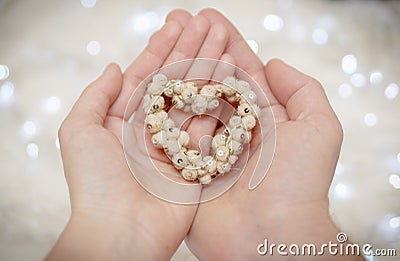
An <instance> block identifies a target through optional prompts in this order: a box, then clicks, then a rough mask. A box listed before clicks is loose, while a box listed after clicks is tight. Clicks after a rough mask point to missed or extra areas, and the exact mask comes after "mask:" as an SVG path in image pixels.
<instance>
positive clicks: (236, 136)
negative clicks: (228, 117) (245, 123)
mask: <svg viewBox="0 0 400 261" xmlns="http://www.w3.org/2000/svg"><path fill="white" fill-rule="evenodd" d="M246 136H247V131H246V130H245V129H243V128H236V129H234V130H232V139H233V140H235V141H237V142H239V143H244V142H245V141H246Z"/></svg>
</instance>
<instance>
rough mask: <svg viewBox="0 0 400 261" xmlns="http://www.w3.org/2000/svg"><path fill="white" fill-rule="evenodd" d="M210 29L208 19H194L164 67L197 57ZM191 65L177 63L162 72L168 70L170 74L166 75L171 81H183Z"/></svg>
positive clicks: (197, 16)
mask: <svg viewBox="0 0 400 261" xmlns="http://www.w3.org/2000/svg"><path fill="white" fill-rule="evenodd" d="M209 29H210V23H209V22H208V20H207V19H206V18H204V17H203V16H200V15H196V16H194V17H192V18H191V19H190V21H189V22H188V24H187V26H186V27H185V28H184V30H183V32H182V34H181V36H180V37H179V40H178V41H177V43H176V45H175V47H174V49H173V50H172V52H171V53H170V55H169V56H168V57H167V59H166V60H165V62H164V65H168V64H171V63H174V62H177V61H181V60H187V59H192V58H194V57H196V55H197V53H198V52H199V50H200V47H201V46H202V44H203V42H204V40H205V38H206V36H207V33H208V31H209ZM190 65H191V63H190V62H183V63H177V64H175V65H174V66H172V67H171V66H169V67H168V68H165V69H164V70H161V71H162V72H164V71H166V70H167V71H168V73H166V75H168V77H169V78H170V79H182V78H183V77H184V76H185V75H186V73H187V71H188V69H189V68H190Z"/></svg>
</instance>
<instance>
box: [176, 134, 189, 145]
mask: <svg viewBox="0 0 400 261" xmlns="http://www.w3.org/2000/svg"><path fill="white" fill-rule="evenodd" d="M178 141H179V145H180V146H182V147H185V148H186V147H187V146H189V143H190V136H189V133H187V132H186V131H181V132H180V133H179V138H178Z"/></svg>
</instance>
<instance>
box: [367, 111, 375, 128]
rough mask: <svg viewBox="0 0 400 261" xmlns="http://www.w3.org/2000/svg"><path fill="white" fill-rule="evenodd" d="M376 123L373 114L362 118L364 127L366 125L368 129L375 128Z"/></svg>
mask: <svg viewBox="0 0 400 261" xmlns="http://www.w3.org/2000/svg"><path fill="white" fill-rule="evenodd" d="M376 122H377V118H376V115H375V114H373V113H367V114H365V116H364V123H365V125H367V126H368V127H372V126H375V125H376Z"/></svg>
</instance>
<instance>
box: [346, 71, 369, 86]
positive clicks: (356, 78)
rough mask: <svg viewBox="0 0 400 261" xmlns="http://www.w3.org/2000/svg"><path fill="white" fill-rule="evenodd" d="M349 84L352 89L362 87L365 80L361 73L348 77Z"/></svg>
mask: <svg viewBox="0 0 400 261" xmlns="http://www.w3.org/2000/svg"><path fill="white" fill-rule="evenodd" d="M350 82H351V84H352V85H353V86H354V87H363V86H364V85H365V84H366V82H367V80H366V79H365V76H364V75H363V74H362V73H355V74H353V75H352V76H351V77H350Z"/></svg>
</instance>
